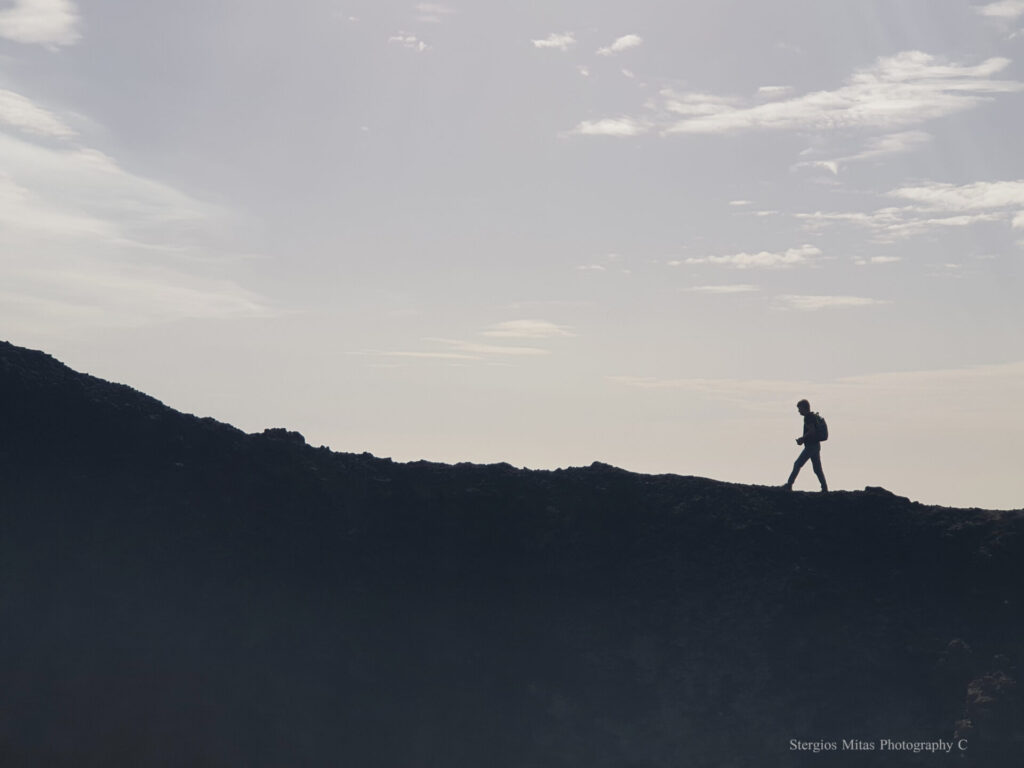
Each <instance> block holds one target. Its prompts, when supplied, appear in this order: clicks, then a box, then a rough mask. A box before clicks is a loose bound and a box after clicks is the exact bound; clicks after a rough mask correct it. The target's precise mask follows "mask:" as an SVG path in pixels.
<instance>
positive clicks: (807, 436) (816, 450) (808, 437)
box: [782, 400, 828, 491]
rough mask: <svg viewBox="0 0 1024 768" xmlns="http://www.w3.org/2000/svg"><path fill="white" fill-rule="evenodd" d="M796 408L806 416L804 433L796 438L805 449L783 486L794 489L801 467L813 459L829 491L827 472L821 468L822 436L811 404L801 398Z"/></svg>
mask: <svg viewBox="0 0 1024 768" xmlns="http://www.w3.org/2000/svg"><path fill="white" fill-rule="evenodd" d="M796 409H797V410H798V411H800V415H801V416H803V417H804V433H803V435H801V436H800V437H798V438H797V439H796V444H797V445H802V446H803V447H804V449H803V450H802V451H801V452H800V455H799V456H797V459H796V461H795V462H794V463H793V471H792V472H791V473H790V475H789V480H787V481H786V484H785V485H784V486H782V487H783V488H785V489H786V490H789V491H792V490H793V481H794V480H796V476H797V475H798V474H800V468H801V467H802V466H803V465H804V464H806V463H807V460H808V459H810V460H811V466H812V467H813V468H814V474H816V475H817V476H818V480H819V481H820V482H821V490H822V491H828V483H826V482H825V473H824V472H822V470H821V437H820V436H819V435H818V423H817V419H816V418H815V416H814V414H813V413H811V404H810V403H809V402H807V401H806V400H801V401H800V402H799V403H797V404H796Z"/></svg>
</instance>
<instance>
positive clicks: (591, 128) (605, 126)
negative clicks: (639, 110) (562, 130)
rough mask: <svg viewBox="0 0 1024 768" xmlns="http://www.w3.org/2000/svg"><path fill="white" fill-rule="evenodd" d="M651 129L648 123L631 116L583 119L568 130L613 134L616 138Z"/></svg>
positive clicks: (578, 133) (597, 134)
mask: <svg viewBox="0 0 1024 768" xmlns="http://www.w3.org/2000/svg"><path fill="white" fill-rule="evenodd" d="M650 129H651V126H650V124H649V123H645V122H643V121H640V120H636V119H634V118H632V117H606V118H604V119H603V120H593V121H591V120H584V121H583V122H582V123H580V124H579V125H577V126H576V127H575V128H573V129H572V131H570V133H573V134H577V135H579V136H614V137H618V138H622V137H628V136H640V135H641V134H644V133H647V132H648V131H649V130H650Z"/></svg>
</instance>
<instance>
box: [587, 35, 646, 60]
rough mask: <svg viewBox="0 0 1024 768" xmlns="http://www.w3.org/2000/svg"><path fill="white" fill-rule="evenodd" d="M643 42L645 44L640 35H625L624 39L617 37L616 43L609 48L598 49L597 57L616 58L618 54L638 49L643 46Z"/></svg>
mask: <svg viewBox="0 0 1024 768" xmlns="http://www.w3.org/2000/svg"><path fill="white" fill-rule="evenodd" d="M643 42H644V39H643V38H642V37H640V35H623V36H622V37H617V38H616V39H615V42H613V43H612V44H611V45H609V46H608V47H606V48H600V49H598V51H597V55H598V56H614V55H615V54H616V53H621V52H622V51H628V50H629V49H630V48H636V47H637V46H638V45H641V44H642V43H643Z"/></svg>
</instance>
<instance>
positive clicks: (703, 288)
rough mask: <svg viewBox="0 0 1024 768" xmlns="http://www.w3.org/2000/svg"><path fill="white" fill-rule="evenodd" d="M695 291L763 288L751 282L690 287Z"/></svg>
mask: <svg viewBox="0 0 1024 768" xmlns="http://www.w3.org/2000/svg"><path fill="white" fill-rule="evenodd" d="M688 290H690V291H693V292H694V293H753V292H756V291H760V290H761V289H760V288H759V287H758V286H756V285H750V284H749V283H740V284H736V285H695V286H693V287H692V288H690V289H688Z"/></svg>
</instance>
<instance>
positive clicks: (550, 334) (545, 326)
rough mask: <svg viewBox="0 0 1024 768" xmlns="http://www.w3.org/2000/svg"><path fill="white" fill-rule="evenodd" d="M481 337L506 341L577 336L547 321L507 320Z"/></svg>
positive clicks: (486, 331)
mask: <svg viewBox="0 0 1024 768" xmlns="http://www.w3.org/2000/svg"><path fill="white" fill-rule="evenodd" d="M481 335H482V336H491V337H494V338H504V339H550V338H557V337H565V336H575V335H576V334H574V333H572V332H571V331H570V330H569V329H568V328H567V327H565V326H563V325H558V324H557V323H552V322H549V321H547V320H507V321H505V322H503V323H497V324H495V325H492V326H491V327H490V328H488V329H487V330H484V331H481Z"/></svg>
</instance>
